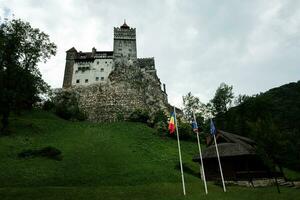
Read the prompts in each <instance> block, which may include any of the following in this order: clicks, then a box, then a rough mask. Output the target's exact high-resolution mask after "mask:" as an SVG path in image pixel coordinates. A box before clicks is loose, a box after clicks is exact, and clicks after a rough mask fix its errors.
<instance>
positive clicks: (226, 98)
mask: <svg viewBox="0 0 300 200" xmlns="http://www.w3.org/2000/svg"><path fill="white" fill-rule="evenodd" d="M232 89H233V87H232V86H229V85H227V84H225V83H221V84H220V86H219V87H218V89H217V90H216V93H215V96H214V98H213V99H212V100H211V103H212V105H213V110H212V113H213V114H214V115H218V114H221V113H225V112H226V111H227V110H228V108H229V107H230V105H231V103H232V99H233V98H234V96H233V92H232Z"/></svg>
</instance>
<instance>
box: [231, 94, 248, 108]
mask: <svg viewBox="0 0 300 200" xmlns="http://www.w3.org/2000/svg"><path fill="white" fill-rule="evenodd" d="M250 98H251V97H250V96H248V95H245V94H243V95H242V94H239V95H238V96H237V97H236V98H235V99H234V104H235V106H238V105H240V104H241V103H243V102H245V101H247V100H248V99H250Z"/></svg>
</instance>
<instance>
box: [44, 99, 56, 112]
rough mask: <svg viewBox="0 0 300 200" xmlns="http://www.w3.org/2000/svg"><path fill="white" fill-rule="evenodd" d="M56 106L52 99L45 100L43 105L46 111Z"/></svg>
mask: <svg viewBox="0 0 300 200" xmlns="http://www.w3.org/2000/svg"><path fill="white" fill-rule="evenodd" d="M54 107H55V105H54V103H53V102H52V101H50V100H47V101H45V102H44V103H43V105H42V109H43V110H45V111H51V110H53V109H54Z"/></svg>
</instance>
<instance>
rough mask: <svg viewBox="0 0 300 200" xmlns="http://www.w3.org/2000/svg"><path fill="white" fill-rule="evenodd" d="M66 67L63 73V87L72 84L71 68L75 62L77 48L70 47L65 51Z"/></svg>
mask: <svg viewBox="0 0 300 200" xmlns="http://www.w3.org/2000/svg"><path fill="white" fill-rule="evenodd" d="M66 53H67V55H66V67H65V74H64V82H63V88H68V87H71V86H72V76H73V68H74V63H75V58H76V56H77V50H76V49H75V48H74V47H72V48H71V49H69V50H68V51H66Z"/></svg>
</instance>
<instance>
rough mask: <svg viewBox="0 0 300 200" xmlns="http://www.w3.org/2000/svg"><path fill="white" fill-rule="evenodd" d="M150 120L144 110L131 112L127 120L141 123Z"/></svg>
mask: <svg viewBox="0 0 300 200" xmlns="http://www.w3.org/2000/svg"><path fill="white" fill-rule="evenodd" d="M149 119H150V116H149V112H148V111H146V110H141V109H137V110H135V111H133V112H132V113H131V114H130V116H129V118H128V120H129V121H131V122H142V123H148V121H149Z"/></svg>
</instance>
